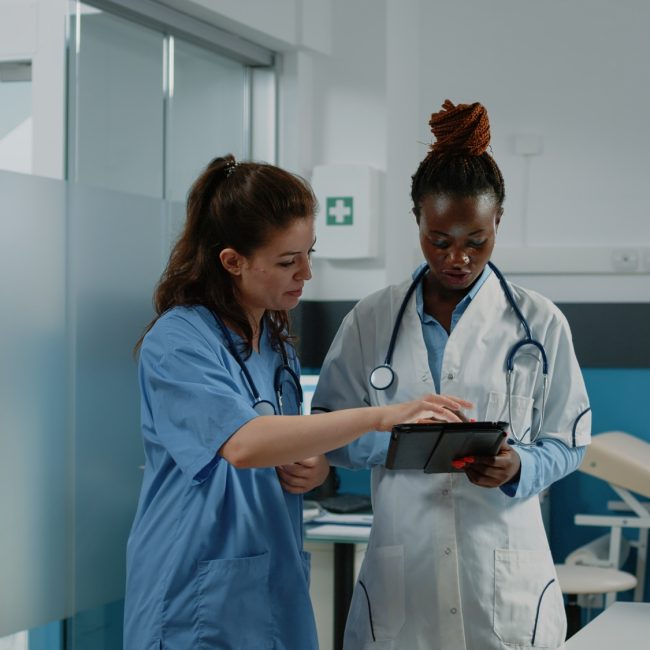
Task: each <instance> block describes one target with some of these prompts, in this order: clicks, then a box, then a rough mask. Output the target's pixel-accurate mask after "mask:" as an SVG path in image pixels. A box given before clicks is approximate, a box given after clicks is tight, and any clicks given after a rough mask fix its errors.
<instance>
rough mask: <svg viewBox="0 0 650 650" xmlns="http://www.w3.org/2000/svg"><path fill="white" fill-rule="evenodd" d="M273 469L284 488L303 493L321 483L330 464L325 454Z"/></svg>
mask: <svg viewBox="0 0 650 650" xmlns="http://www.w3.org/2000/svg"><path fill="white" fill-rule="evenodd" d="M275 469H276V471H277V473H278V478H279V479H280V484H281V485H282V487H283V488H284V490H286V491H287V492H291V494H304V493H305V492H309V491H310V490H313V489H314V488H316V487H318V486H319V485H321V484H322V483H323V481H324V480H325V479H326V478H327V476H328V474H329V472H330V464H329V462H328V460H327V458H325V456H312V457H311V458H305V459H304V460H301V461H298V462H297V463H291V465H280V466H279V467H276V468H275Z"/></svg>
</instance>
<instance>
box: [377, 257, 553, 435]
mask: <svg viewBox="0 0 650 650" xmlns="http://www.w3.org/2000/svg"><path fill="white" fill-rule="evenodd" d="M488 266H489V267H490V268H491V269H492V271H493V272H494V274H495V275H496V277H497V279H498V280H499V284H500V285H501V289H502V291H503V293H504V295H505V297H506V300H507V301H508V303H509V304H510V306H511V307H512V309H513V310H514V312H515V315H516V316H517V319H518V320H519V322H520V324H521V326H522V327H523V328H524V333H525V336H524V338H523V339H522V340H521V341H517V343H515V344H514V345H513V346H512V348H510V351H509V352H508V355H507V357H506V381H507V387H508V413H509V419H510V427H511V430H510V431H511V434H512V435H513V437H514V439H515V440H516V441H517V442H518V443H520V444H534V442H535V440H536V439H537V437H538V436H539V434H540V432H541V428H542V424H543V422H544V411H545V407H546V392H547V381H548V358H547V356H546V350H545V349H544V346H543V345H542V344H541V343H540V342H539V341H537V340H536V339H534V338H533V335H532V332H531V330H530V325H529V324H528V321H527V320H526V317H525V316H524V315H523V313H522V312H521V309H520V308H519V305H518V304H517V301H516V300H515V297H514V296H513V295H512V291H511V290H510V287H509V286H508V282H507V280H506V279H505V277H504V275H503V273H501V271H500V270H499V269H498V268H497V267H496V265H494V264H493V263H492V262H488ZM428 270H429V266H428V265H426V264H425V265H424V266H423V267H422V269H420V271H419V272H418V274H417V275H416V276H415V278H414V279H413V282H412V283H411V286H410V287H409V288H408V290H407V292H406V295H405V296H404V299H403V300H402V304H401V305H400V308H399V311H398V312H397V317H396V318H395V324H394V325H393V331H392V333H391V336H390V341H389V343H388V351H387V352H386V358H385V360H384V363H383V364H381V365H379V366H377V367H375V368H374V369H373V370H372V372H371V373H370V377H369V382H370V385H371V386H372V387H373V388H374V389H376V390H386V389H387V388H389V387H390V386H391V385H392V384H393V382H394V381H395V377H396V373H395V370H393V367H392V360H393V353H394V351H395V344H396V342H397V335H398V333H399V329H400V326H401V324H402V319H403V317H404V312H405V311H406V307H407V305H408V302H409V300H410V299H411V296H412V295H413V292H414V291H415V289H416V288H417V286H418V284H420V282H422V279H423V278H424V276H425V275H426V273H427V271H428ZM526 345H532V346H534V347H535V348H537V350H538V351H539V353H540V356H541V359H542V375H543V378H544V384H543V392H542V410H541V414H540V423H539V427H538V430H537V432H536V434H535V435H534V436H533V435H532V434H531V436H530V440H531V443H524V442H523V439H524V436H525V435H526V433H528V431H525V432H524V433H523V434H520V435H518V434H517V433H516V432H514V431H513V428H512V411H511V409H512V383H511V379H512V373H513V371H514V366H515V356H516V354H517V352H519V350H520V349H521V348H522V347H524V346H526Z"/></svg>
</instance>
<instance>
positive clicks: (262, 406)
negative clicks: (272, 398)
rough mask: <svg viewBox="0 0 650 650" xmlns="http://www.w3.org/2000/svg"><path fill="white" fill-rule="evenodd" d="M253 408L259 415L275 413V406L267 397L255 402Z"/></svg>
mask: <svg viewBox="0 0 650 650" xmlns="http://www.w3.org/2000/svg"><path fill="white" fill-rule="evenodd" d="M253 409H254V410H255V413H257V414H258V415H275V413H276V411H275V406H273V404H272V403H271V402H269V400H267V399H260V400H258V401H256V402H255V404H253Z"/></svg>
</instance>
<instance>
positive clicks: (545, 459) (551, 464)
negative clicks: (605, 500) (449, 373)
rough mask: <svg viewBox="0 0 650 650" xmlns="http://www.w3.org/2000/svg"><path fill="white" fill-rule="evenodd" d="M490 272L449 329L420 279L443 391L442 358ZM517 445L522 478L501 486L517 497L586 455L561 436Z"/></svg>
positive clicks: (419, 306) (432, 359)
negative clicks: (430, 307) (429, 306)
mask: <svg viewBox="0 0 650 650" xmlns="http://www.w3.org/2000/svg"><path fill="white" fill-rule="evenodd" d="M421 268H422V266H420V267H419V268H418V269H416V270H415V272H414V273H413V277H415V276H416V275H417V273H418V272H419V271H420V269H421ZM490 273H492V269H490V267H489V266H487V265H486V267H485V269H484V270H483V273H482V274H481V275H480V276H479V277H478V279H477V280H476V282H475V283H474V285H473V286H472V288H471V289H470V290H469V292H468V293H467V295H466V296H465V297H464V298H463V299H462V300H461V301H460V302H459V303H458V304H457V305H456V308H455V309H454V311H453V312H452V315H451V327H450V332H449V333H447V330H446V329H445V328H444V327H443V326H442V325H441V324H440V323H439V322H438V321H437V320H436V319H435V318H434V317H433V316H431V314H427V313H425V311H424V294H423V291H422V285H423V283H422V282H420V283H419V284H418V286H417V288H416V290H415V306H416V310H417V313H418V316H419V317H420V321H421V323H422V335H423V337H424V343H425V345H426V348H427V355H428V357H429V369H430V370H431V375H432V377H433V383H434V384H435V387H436V390H437V391H438V392H440V375H441V372H442V360H443V357H444V354H445V347H446V345H447V341H448V340H449V334H450V333H451V332H452V331H453V329H454V327H456V325H457V324H458V321H459V320H460V319H461V317H462V315H463V314H464V313H465V311H466V310H467V307H468V306H469V304H470V302H471V301H472V300H473V298H474V297H475V296H476V294H477V293H478V292H479V290H480V289H481V287H482V286H483V284H484V283H485V281H486V280H487V279H488V277H489V275H490ZM459 397H462V395H459ZM514 448H515V451H516V452H517V454H519V459H520V460H521V470H520V473H519V478H518V480H513V481H510V482H508V483H506V484H505V485H502V486H501V489H502V490H503V492H504V493H505V494H507V495H508V496H511V497H517V498H527V497H530V496H533V495H534V494H539V493H540V492H541V491H542V490H544V489H545V488H547V487H548V486H549V485H551V484H552V483H554V482H555V481H557V480H559V479H560V478H562V477H563V476H566V475H567V474H569V473H570V472H572V471H574V470H575V469H576V468H577V467H578V466H579V465H580V463H581V462H582V459H583V458H584V455H585V448H584V447H567V446H566V445H565V444H564V443H563V442H561V441H559V440H552V439H548V438H547V439H545V440H544V441H543V443H542V444H541V445H539V446H534V447H525V446H522V445H515V447H514Z"/></svg>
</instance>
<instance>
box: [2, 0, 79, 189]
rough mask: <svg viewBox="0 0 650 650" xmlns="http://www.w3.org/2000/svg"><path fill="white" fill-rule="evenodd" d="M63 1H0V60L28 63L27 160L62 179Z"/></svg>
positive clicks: (43, 173)
mask: <svg viewBox="0 0 650 650" xmlns="http://www.w3.org/2000/svg"><path fill="white" fill-rule="evenodd" d="M67 5H68V3H67V1H66V0H0V61H16V60H31V61H32V109H33V123H32V160H31V171H32V173H34V174H37V175H39V176H47V177H50V178H63V174H64V151H65V37H66V15H67Z"/></svg>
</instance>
